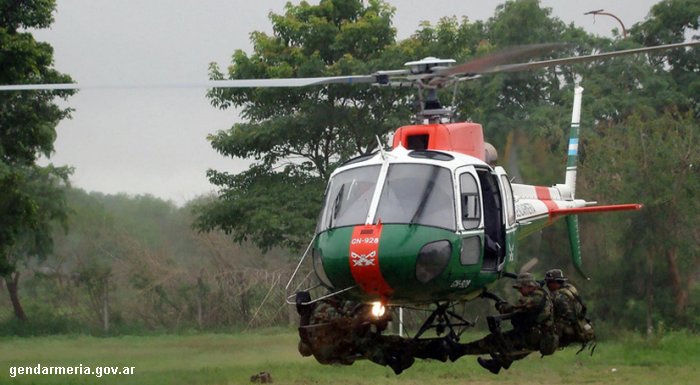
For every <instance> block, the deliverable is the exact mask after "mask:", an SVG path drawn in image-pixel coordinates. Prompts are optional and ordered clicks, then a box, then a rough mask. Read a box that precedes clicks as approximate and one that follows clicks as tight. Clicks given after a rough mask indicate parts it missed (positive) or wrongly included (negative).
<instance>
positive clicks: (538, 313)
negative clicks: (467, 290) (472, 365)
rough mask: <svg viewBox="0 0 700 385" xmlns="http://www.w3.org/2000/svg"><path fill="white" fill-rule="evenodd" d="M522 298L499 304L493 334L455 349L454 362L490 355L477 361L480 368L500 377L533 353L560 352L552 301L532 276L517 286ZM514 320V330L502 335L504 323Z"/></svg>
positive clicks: (492, 320) (520, 279) (521, 278)
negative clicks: (477, 355) (501, 323)
mask: <svg viewBox="0 0 700 385" xmlns="http://www.w3.org/2000/svg"><path fill="white" fill-rule="evenodd" d="M513 287H514V288H515V289H518V291H519V292H520V294H521V295H522V297H521V298H520V299H519V300H518V302H517V303H516V304H515V305H510V304H508V303H507V302H498V303H496V309H498V311H499V312H500V313H501V315H500V316H496V317H489V318H490V319H489V328H490V329H491V334H489V335H488V336H486V337H484V338H482V339H481V340H478V341H474V342H471V343H468V344H458V345H456V346H454V347H453V348H452V352H451V354H450V359H452V360H453V361H454V360H456V359H458V358H459V357H461V356H463V355H467V354H490V355H491V359H483V358H481V357H479V358H477V361H478V363H479V365H481V366H482V367H484V368H485V369H487V370H489V371H490V372H491V373H494V374H498V372H500V370H501V369H502V368H503V369H508V368H509V367H510V365H511V364H512V362H513V361H515V360H519V359H522V358H525V356H527V355H528V354H530V353H531V352H533V351H540V352H541V353H542V354H552V353H553V352H554V350H556V345H557V344H556V334H555V333H554V329H553V322H552V301H551V299H550V298H549V296H548V295H547V293H546V292H545V291H544V290H543V289H542V288H541V287H540V285H539V284H538V283H537V282H536V281H535V280H534V278H533V277H532V275H531V274H529V273H524V274H520V275H518V279H517V281H516V284H515V285H513ZM505 319H510V321H511V324H512V325H513V329H512V330H509V331H507V332H504V333H501V331H500V325H499V322H500V320H505Z"/></svg>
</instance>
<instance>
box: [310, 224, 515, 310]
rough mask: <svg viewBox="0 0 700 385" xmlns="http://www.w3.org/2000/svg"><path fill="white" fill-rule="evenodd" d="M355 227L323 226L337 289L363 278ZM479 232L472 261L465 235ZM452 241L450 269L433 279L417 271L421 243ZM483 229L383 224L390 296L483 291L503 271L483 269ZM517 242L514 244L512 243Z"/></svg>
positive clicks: (448, 296)
mask: <svg viewBox="0 0 700 385" xmlns="http://www.w3.org/2000/svg"><path fill="white" fill-rule="evenodd" d="M352 233H353V227H352V226H348V227H342V228H336V229H332V230H328V231H325V232H322V233H320V234H319V235H318V237H317V240H316V244H315V247H316V249H317V250H318V251H319V252H320V254H321V255H322V256H323V268H324V270H325V273H326V275H327V276H328V278H329V280H330V281H331V283H332V284H333V286H334V289H335V290H341V289H344V288H347V287H351V286H355V285H356V284H357V282H356V280H355V278H354V277H353V272H352V269H351V260H350V255H349V254H350V243H351V239H352ZM474 237H478V244H480V248H478V249H477V251H476V252H477V253H479V255H478V258H477V259H476V260H474V259H469V261H468V264H463V263H462V260H461V258H460V257H461V254H462V243H463V242H462V240H463V239H466V238H474ZM507 238H508V241H509V242H507V245H506V261H507V260H508V259H509V258H513V257H514V244H515V239H514V233H513V232H510V233H509V234H508V237H507ZM436 241H447V242H449V244H450V245H451V254H450V258H449V261H447V263H446V264H445V267H444V269H441V270H440V272H439V273H438V274H437V275H436V276H435V277H434V278H432V279H430V280H429V281H427V282H421V281H419V279H418V278H417V276H416V264H417V262H418V256H419V253H420V251H421V249H422V248H423V247H424V246H425V245H426V244H428V243H431V242H436ZM483 241H484V239H483V233H481V232H470V233H465V234H460V233H455V232H453V231H450V230H445V229H440V228H435V227H429V226H421V225H408V224H385V225H383V228H382V232H381V237H380V239H379V246H378V257H377V262H378V264H379V270H380V271H381V275H382V277H383V279H384V280H385V281H386V283H387V284H388V285H389V287H391V289H392V294H391V296H390V297H389V298H385V300H387V301H389V302H390V303H392V304H404V303H430V302H435V301H438V300H439V301H443V300H468V299H472V298H474V297H475V296H477V295H479V294H480V293H481V291H482V290H483V289H484V288H485V287H486V286H487V285H489V284H491V283H493V282H494V281H495V280H496V279H498V277H499V273H498V272H497V271H495V270H494V271H482V269H481V268H482V262H483V244H484V242H483ZM508 244H512V245H508ZM346 295H347V296H348V297H351V298H352V299H355V300H361V301H376V300H379V299H380V298H378V296H377V295H372V294H369V293H366V292H363V291H362V290H361V289H359V288H357V289H354V290H351V291H349V292H347V294H346Z"/></svg>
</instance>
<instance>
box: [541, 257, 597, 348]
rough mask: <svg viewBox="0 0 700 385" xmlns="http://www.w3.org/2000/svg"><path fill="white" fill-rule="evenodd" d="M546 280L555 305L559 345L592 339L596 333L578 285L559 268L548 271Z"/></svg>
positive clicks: (584, 342)
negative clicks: (577, 287) (573, 283)
mask: <svg viewBox="0 0 700 385" xmlns="http://www.w3.org/2000/svg"><path fill="white" fill-rule="evenodd" d="M544 280H545V282H546V283H547V289H549V293H550V297H551V298H552V304H553V306H554V328H555V330H556V332H557V334H558V335H559V346H561V347H565V346H568V345H569V344H571V343H572V342H581V343H583V344H584V345H585V344H586V343H587V342H589V341H591V340H592V339H593V338H594V337H595V335H594V333H593V329H592V326H591V325H590V323H589V322H588V320H587V319H585V316H586V314H585V313H586V310H585V306H584V305H583V302H582V301H581V297H579V295H578V291H577V290H576V287H574V286H573V285H572V284H570V283H569V282H568V280H567V279H566V277H564V273H563V272H562V271H561V270H559V269H552V270H549V271H548V272H546V273H545V276H544Z"/></svg>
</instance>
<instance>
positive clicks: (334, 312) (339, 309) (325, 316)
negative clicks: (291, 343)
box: [299, 299, 369, 365]
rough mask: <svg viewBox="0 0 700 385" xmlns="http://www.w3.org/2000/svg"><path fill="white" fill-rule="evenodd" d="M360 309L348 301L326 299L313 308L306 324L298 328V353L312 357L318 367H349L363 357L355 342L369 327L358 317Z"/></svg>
mask: <svg viewBox="0 0 700 385" xmlns="http://www.w3.org/2000/svg"><path fill="white" fill-rule="evenodd" d="M363 308H364V306H363V305H361V304H357V303H356V302H351V301H342V300H337V299H329V300H325V301H319V302H318V303H316V304H314V305H313V309H312V310H311V314H310V317H309V319H308V321H306V320H302V322H301V325H300V327H299V336H300V337H301V341H299V352H300V353H301V355H302V356H310V355H312V354H313V356H314V357H315V358H316V360H318V362H320V363H322V364H343V365H351V364H352V363H353V362H354V361H355V360H356V359H358V358H362V357H363V354H362V352H360V351H359V350H358V343H357V341H358V340H361V339H362V338H364V335H365V334H367V332H368V331H369V325H363V324H362V320H361V317H360V316H359V315H360V313H361V310H363Z"/></svg>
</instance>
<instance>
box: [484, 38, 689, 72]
mask: <svg viewBox="0 0 700 385" xmlns="http://www.w3.org/2000/svg"><path fill="white" fill-rule="evenodd" d="M698 44H700V41H692V42H687V43H676V44H664V45H656V46H653V47H642V48H633V49H625V50H622V51H613V52H604V53H599V54H594V55H586V56H572V57H566V58H562V59H551V60H541V61H534V62H530V63H517V64H506V65H502V66H498V67H494V68H491V69H488V70H486V71H484V72H483V73H494V72H515V71H527V70H531V69H536V68H544V67H551V66H556V65H561V64H573V63H580V62H587V61H592V60H599V59H606V58H609V57H615V56H622V55H632V54H637V53H644V52H653V51H660V50H665V49H673V48H681V47H692V46H694V45H698Z"/></svg>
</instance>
